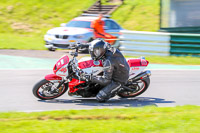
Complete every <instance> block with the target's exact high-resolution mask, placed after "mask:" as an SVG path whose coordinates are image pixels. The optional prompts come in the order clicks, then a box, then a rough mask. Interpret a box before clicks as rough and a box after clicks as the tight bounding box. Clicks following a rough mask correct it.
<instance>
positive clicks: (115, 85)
mask: <svg viewBox="0 0 200 133" xmlns="http://www.w3.org/2000/svg"><path fill="white" fill-rule="evenodd" d="M103 67H104V73H103V76H96V77H92V82H95V83H98V84H100V85H102V86H105V87H104V88H103V89H102V90H101V91H99V93H98V94H97V96H96V98H97V100H98V101H100V102H105V101H107V100H108V99H109V98H111V97H112V96H114V95H115V94H116V93H117V92H118V91H119V89H120V87H121V85H123V84H125V83H126V82H127V80H128V77H129V69H130V68H129V65H128V63H127V61H126V59H125V58H124V56H123V55H122V53H121V52H120V51H119V50H117V49H115V48H113V49H112V50H107V51H106V53H105V55H104V59H103Z"/></svg>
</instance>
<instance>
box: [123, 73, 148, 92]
mask: <svg viewBox="0 0 200 133" xmlns="http://www.w3.org/2000/svg"><path fill="white" fill-rule="evenodd" d="M144 76H151V71H149V70H147V71H145V72H143V73H140V74H139V75H137V76H136V77H135V78H133V80H132V82H133V81H137V80H139V79H141V78H142V77H144ZM122 88H123V89H125V90H127V91H134V90H133V89H131V88H129V87H127V86H125V85H124V86H122Z"/></svg>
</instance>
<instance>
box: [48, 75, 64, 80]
mask: <svg viewBox="0 0 200 133" xmlns="http://www.w3.org/2000/svg"><path fill="white" fill-rule="evenodd" d="M44 78H45V79H46V80H48V81H50V80H62V77H60V76H58V75H56V74H48V75H46V76H45V77H44Z"/></svg>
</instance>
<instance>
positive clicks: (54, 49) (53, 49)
mask: <svg viewBox="0 0 200 133" xmlns="http://www.w3.org/2000/svg"><path fill="white" fill-rule="evenodd" d="M48 50H49V51H56V48H48Z"/></svg>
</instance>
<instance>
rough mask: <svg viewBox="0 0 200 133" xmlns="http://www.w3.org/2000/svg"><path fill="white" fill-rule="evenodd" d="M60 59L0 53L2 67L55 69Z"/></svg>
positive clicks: (194, 67)
mask: <svg viewBox="0 0 200 133" xmlns="http://www.w3.org/2000/svg"><path fill="white" fill-rule="evenodd" d="M57 60H58V59H50V58H33V57H23V56H11V55H0V69H1V70H10V69H20V70H24V69H25V70H29V69H53V66H54V64H55V63H56V61H57ZM146 69H150V70H200V65H169V64H149V65H148V67H147V68H146Z"/></svg>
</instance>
